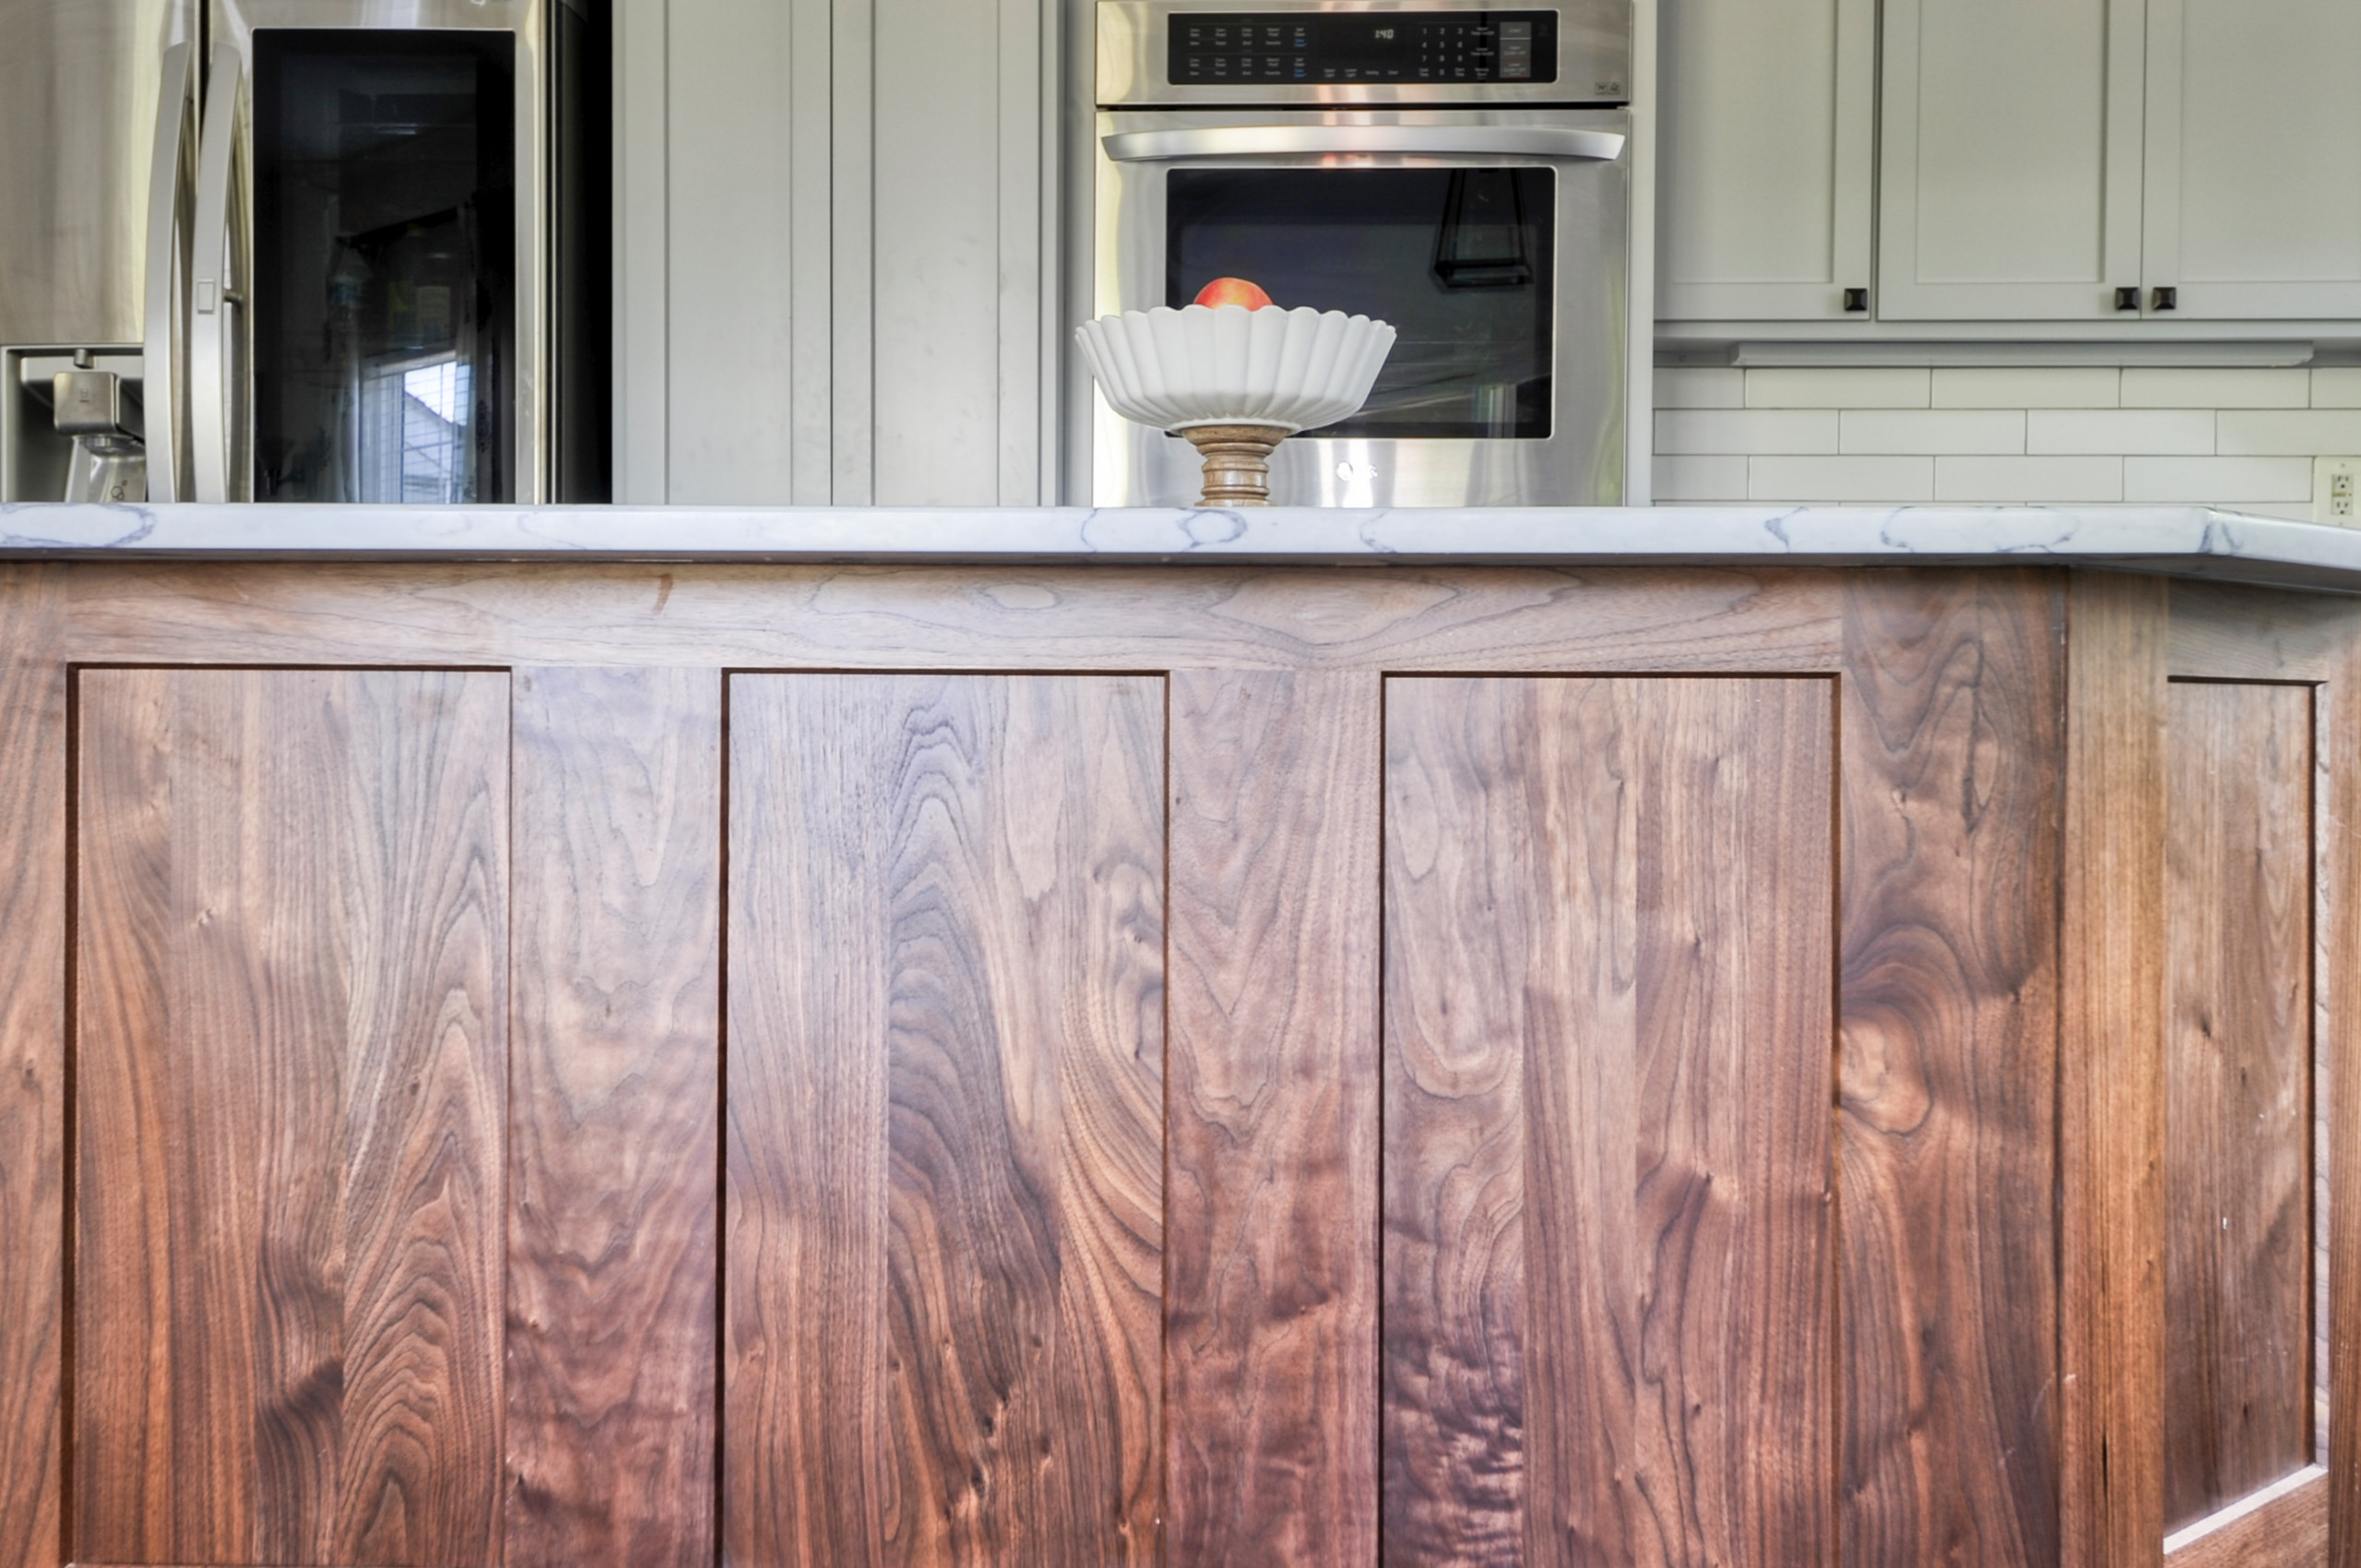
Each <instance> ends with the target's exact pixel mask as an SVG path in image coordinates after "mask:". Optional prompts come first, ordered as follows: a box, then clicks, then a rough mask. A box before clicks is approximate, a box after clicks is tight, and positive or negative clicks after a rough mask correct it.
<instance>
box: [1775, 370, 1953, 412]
mask: <svg viewBox="0 0 2361 1568" xmlns="http://www.w3.org/2000/svg"><path fill="white" fill-rule="evenodd" d="M1930 374H1932V373H1931V372H1928V371H1926V370H1883V369H1878V370H1869V369H1850V370H1834V369H1832V370H1819V369H1806V368H1800V367H1798V368H1793V369H1786V368H1781V369H1771V370H1750V371H1748V372H1747V373H1746V406H1747V407H1748V408H1750V409H1923V408H1925V407H1926V406H1927V398H1928V390H1927V386H1928V377H1929V375H1930Z"/></svg>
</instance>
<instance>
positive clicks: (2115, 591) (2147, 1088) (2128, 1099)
mask: <svg viewBox="0 0 2361 1568" xmlns="http://www.w3.org/2000/svg"><path fill="white" fill-rule="evenodd" d="M2067 584H2068V586H2067V591H2066V604H2067V621H2066V625H2067V644H2066V647H2067V678H2066V790H2065V811H2066V827H2065V837H2064V865H2065V876H2064V878H2063V884H2064V885H2063V899H2062V903H2061V905H2060V918H2061V922H2062V923H2061V926H2060V930H2059V932H2058V951H2059V955H2060V962H2059V966H2058V980H2059V997H2058V1026H2059V1027H2058V1052H2059V1071H2058V1101H2059V1103H2058V1120H2059V1123H2060V1128H2059V1149H2060V1154H2061V1157H2062V1161H2063V1169H2062V1170H2061V1171H2060V1173H2059V1174H2060V1178H2061V1181H2060V1187H2061V1202H2062V1206H2063V1211H2062V1212H2063V1232H2064V1233H2063V1235H2062V1237H2061V1241H2062V1247H2061V1249H2060V1258H2061V1274H2060V1285H2061V1299H2060V1301H2059V1320H2060V1325H2061V1330H2060V1334H2059V1358H2060V1362H2061V1365H2060V1373H2061V1382H2060V1413H2061V1421H2060V1428H2059V1432H2060V1437H2061V1439H2062V1445H2063V1451H2064V1463H2063V1467H2062V1483H2063V1491H2062V1492H2061V1494H2060V1498H2059V1506H2060V1515H2061V1521H2062V1526H2063V1529H2062V1534H2063V1536H2064V1539H2065V1550H2064V1552H2063V1554H2062V1560H2063V1561H2064V1562H2072V1563H2076V1564H2088V1565H2090V1568H2131V1565H2134V1564H2149V1563H2153V1562H2155V1561H2156V1559H2157V1557H2158V1555H2159V1554H2160V1553H2161V1552H2162V1550H2163V1542H2164V1537H2165V1517H2164V1514H2165V1503H2164V1435H2163V1431H2162V1426H2163V1422H2162V1420H2161V1419H2160V1417H2161V1413H2162V1407H2161V1405H2160V1404H2159V1403H2158V1396H2159V1392H2160V1388H2161V1380H2162V1377H2163V1372H2164V1348H2163V1336H2164V1311H2165V1303H2164V1289H2165V1277H2164V1183H2163V1158H2164V1149H2163V1143H2164V1130H2165V1129H2164V1109H2165V1108H2164V1080H2163V1074H2164V1035H2165V962H2164V958H2165V909H2164V896H2165V895H2164V882H2165V842H2164V840H2165V736H2164V728H2165V647H2166V619H2165V617H2166V595H2167V592H2168V585H2167V584H2166V583H2165V581H2164V579H2162V578H2152V577H2136V576H2117V575H2110V574H2106V573H2096V572H2074V573H2071V574H2070V575H2069V576H2068V579H2067Z"/></svg>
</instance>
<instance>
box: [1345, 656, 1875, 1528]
mask: <svg viewBox="0 0 2361 1568" xmlns="http://www.w3.org/2000/svg"><path fill="white" fill-rule="evenodd" d="M1833 728H1834V714H1833V693H1832V690H1831V683H1828V682H1826V681H1820V680H1776V679H1764V680H1744V679H1738V680H1703V679H1700V680H1646V679H1626V680H1616V679H1568V680H1547V679H1545V680H1479V679H1447V680H1397V681H1394V682H1393V683H1390V684H1389V689H1388V695H1387V709H1386V760H1385V767H1386V826H1385V867H1384V889H1385V922H1386V924H1385V944H1386V945H1385V981H1384V984H1385V1003H1384V1006H1385V1170H1384V1177H1383V1183H1384V1206H1385V1208H1384V1218H1385V1229H1384V1248H1385V1251H1384V1260H1383V1271H1384V1300H1385V1327H1384V1336H1385V1337H1384V1346H1383V1352H1382V1354H1383V1359H1384V1379H1385V1381H1384V1395H1383V1397H1384V1409H1383V1426H1382V1442H1383V1462H1384V1503H1383V1530H1384V1540H1383V1552H1382V1555H1383V1559H1384V1561H1386V1562H1389V1563H1401V1564H1412V1563H1416V1564H1420V1565H1422V1568H1434V1565H1437V1564H1518V1563H1531V1564H1550V1565H1557V1564H1575V1563H1582V1564H1611V1563H1641V1562H1675V1563H1699V1564H1703V1563H1708V1562H1712V1563H1721V1564H1748V1565H1752V1564H1760V1565H1762V1568H1771V1565H1774V1564H1777V1565H1788V1564H1812V1563H1825V1562H1833V1557H1834V1550H1835V1545H1836V1534H1837V1531H1836V1517H1835V1515H1836V1494H1837V1488H1836V1479H1835V1472H1834V1465H1835V1451H1834V1437H1835V1431H1834V1418H1833V1399H1832V1391H1833V1378H1832V1375H1831V1373H1832V1358H1833V1352H1834V1337H1833V1329H1834V1322H1833V1319H1834V1277H1833V1273H1834V1271H1833V1263H1834V1259H1833V1252H1832V1242H1833V1233H1832V1224H1831V1218H1830V1211H1831V1206H1832V1197H1833V1194H1832V1170H1831V1163H1832V1138H1833V1134H1832V1127H1831V1122H1832V1101H1833V1095H1834V1083H1833V1078H1834V1060H1833V1049H1834V1024H1835V1019H1834V1014H1833V974H1832V970H1833V921H1834V877H1833V873H1834V846H1833V841H1832V839H1833V833H1832V814H1833V813H1832V803H1833V802H1832V794H1831V769H1832V766H1833Z"/></svg>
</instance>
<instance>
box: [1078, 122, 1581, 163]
mask: <svg viewBox="0 0 2361 1568" xmlns="http://www.w3.org/2000/svg"><path fill="white" fill-rule="evenodd" d="M1105 146H1106V148H1107V156H1108V157H1109V158H1111V159H1113V160H1115V161H1117V162H1118V163H1125V162H1145V161H1148V160H1157V159H1172V158H1252V157H1255V156H1258V155H1267V156H1271V157H1283V156H1286V155H1288V154H1292V153H1303V152H1390V153H1398V154H1401V155H1402V156H1405V157H1410V158H1417V157H1430V158H1455V157H1464V156H1472V157H1478V158H1485V157H1527V158H1593V159H1597V160H1601V161H1606V162H1612V161H1613V160H1616V159H1618V158H1620V157H1622V156H1623V138H1622V137H1619V136H1617V135H1615V134H1614V133H1613V132H1611V131H1578V130H1572V129H1568V128H1566V127H1564V126H1559V125H1207V126H1203V127H1199V128H1192V129H1189V130H1180V131H1122V132H1119V133H1117V134H1116V135H1114V136H1111V137H1106V138H1105Z"/></svg>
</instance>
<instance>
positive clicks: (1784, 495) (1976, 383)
mask: <svg viewBox="0 0 2361 1568" xmlns="http://www.w3.org/2000/svg"><path fill="white" fill-rule="evenodd" d="M1656 396H1657V399H1658V409H1657V411H1656V413H1655V437H1656V443H1655V445H1656V451H1657V454H1658V456H1657V457H1656V459H1655V494H1656V498H1657V499H1658V500H1659V501H1662V502H1664V503H1666V504H1667V505H1714V504H1718V503H1726V502H1733V501H1740V500H1749V499H1751V500H1758V501H1779V502H1789V501H1793V502H1824V503H1828V504H1831V505H1839V504H1845V503H1880V502H1884V503H1905V502H1928V501H1936V502H1946V503H1955V504H1961V505H1975V504H1979V503H1983V504H1993V505H2009V504H2023V505H2073V504H2105V503H2120V504H2123V505H2210V506H2217V507H2221V508H2223V509H2225V510H2229V511H2241V512H2248V513H2252V514H2255V515H2256V516H2260V517H2296V518H2307V519H2308V517H2310V515H2311V511H2312V493H2311V487H2312V481H2313V475H2312V458H2313V457H2315V456H2316V455H2319V454H2331V455H2333V454H2337V453H2343V452H2361V365H2354V366H2329V367H2326V368H2321V369H2315V370H2279V369H2267V368H2260V369H2259V368H2226V367H2225V368H2204V369H2198V368H2188V369H2183V368H2177V367H2175V368H2165V367H2154V366H2135V367H2131V368H2128V369H2119V370H2118V369H2109V368H2106V367H2104V366H2096V367H2093V366H2034V367H2023V368H2000V367H1983V366H1975V367H1947V368H1942V369H1931V370H1930V369H1924V368H1913V367H1895V366H1877V367H1854V368H1835V367H1828V368H1822V367H1809V368H1804V367H1794V368H1790V367H1777V368H1767V369H1758V370H1739V369H1736V368H1728V369H1725V368H1722V367H1718V366H1714V367H1691V366H1681V367H1667V368H1665V369H1663V370H1659V371H1658V372H1657V373H1656ZM2118 404H2119V405H2120V406H2118Z"/></svg>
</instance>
